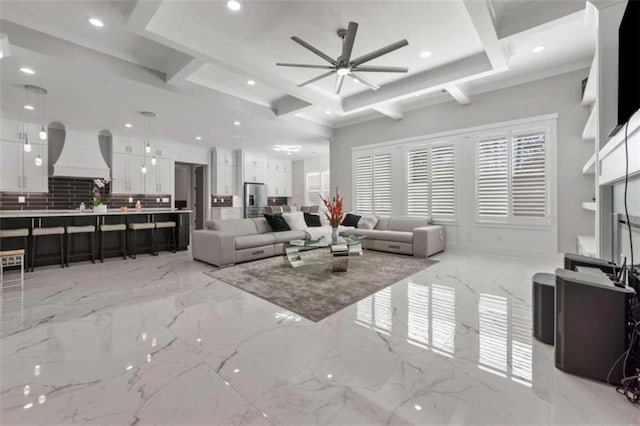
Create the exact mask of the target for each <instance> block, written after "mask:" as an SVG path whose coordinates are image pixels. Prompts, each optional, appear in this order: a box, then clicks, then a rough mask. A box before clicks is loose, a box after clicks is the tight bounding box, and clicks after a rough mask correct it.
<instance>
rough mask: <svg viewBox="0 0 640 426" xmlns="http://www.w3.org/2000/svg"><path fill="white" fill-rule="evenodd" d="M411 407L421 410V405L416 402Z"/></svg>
mask: <svg viewBox="0 0 640 426" xmlns="http://www.w3.org/2000/svg"><path fill="white" fill-rule="evenodd" d="M413 408H415V409H416V411H422V405H418V404H416V405H414V406H413Z"/></svg>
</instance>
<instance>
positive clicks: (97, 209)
mask: <svg viewBox="0 0 640 426" xmlns="http://www.w3.org/2000/svg"><path fill="white" fill-rule="evenodd" d="M93 212H94V213H96V214H105V213H107V205H106V204H98V205H97V206H93Z"/></svg>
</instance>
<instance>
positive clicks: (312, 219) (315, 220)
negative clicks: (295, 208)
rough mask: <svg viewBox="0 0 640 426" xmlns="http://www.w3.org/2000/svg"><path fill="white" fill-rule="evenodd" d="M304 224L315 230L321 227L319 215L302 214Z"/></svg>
mask: <svg viewBox="0 0 640 426" xmlns="http://www.w3.org/2000/svg"><path fill="white" fill-rule="evenodd" d="M304 222H305V223H306V224H307V226H308V227H310V228H317V227H320V226H322V221H321V220H320V215H319V214H312V213H307V212H304Z"/></svg>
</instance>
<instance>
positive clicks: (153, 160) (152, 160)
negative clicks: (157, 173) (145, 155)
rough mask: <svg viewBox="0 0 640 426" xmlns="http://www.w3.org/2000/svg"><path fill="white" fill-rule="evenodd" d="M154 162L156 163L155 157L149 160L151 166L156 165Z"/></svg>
mask: <svg viewBox="0 0 640 426" xmlns="http://www.w3.org/2000/svg"><path fill="white" fill-rule="evenodd" d="M156 162H157V160H156V157H153V158H152V159H151V165H152V166H155V165H156Z"/></svg>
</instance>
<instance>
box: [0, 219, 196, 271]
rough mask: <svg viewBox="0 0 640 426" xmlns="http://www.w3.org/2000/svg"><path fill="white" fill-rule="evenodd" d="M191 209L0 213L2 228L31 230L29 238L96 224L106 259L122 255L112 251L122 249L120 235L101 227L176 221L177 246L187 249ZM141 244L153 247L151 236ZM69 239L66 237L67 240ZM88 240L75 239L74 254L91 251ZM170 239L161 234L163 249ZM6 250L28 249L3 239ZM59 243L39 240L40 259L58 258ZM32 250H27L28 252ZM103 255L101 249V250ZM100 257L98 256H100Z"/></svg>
mask: <svg viewBox="0 0 640 426" xmlns="http://www.w3.org/2000/svg"><path fill="white" fill-rule="evenodd" d="M191 213H192V211H191V210H177V209H170V208H165V209H162V208H157V209H155V208H151V209H141V210H134V209H129V210H128V211H127V212H122V211H120V209H109V210H108V211H107V212H106V213H93V212H92V211H90V210H89V211H85V212H81V211H80V210H10V211H0V229H3V230H5V229H18V228H28V229H29V239H30V238H31V234H32V230H33V229H34V228H38V227H49V226H83V225H94V226H95V227H96V234H97V235H96V242H97V247H99V244H100V237H101V236H102V235H101V234H104V238H105V240H104V246H105V250H106V252H107V253H109V252H110V254H107V253H105V257H117V256H120V255H119V254H117V253H114V252H113V251H112V250H113V249H114V248H117V247H119V244H120V243H119V236H118V235H117V234H118V233H117V232H105V233H101V232H100V225H112V224H120V223H122V224H125V225H129V224H130V223H145V222H163V221H173V222H175V223H176V228H175V232H176V245H177V250H187V247H188V246H189V238H190V229H189V228H190V218H189V215H190V214H191ZM140 237H141V238H140V245H150V243H151V241H150V233H147V232H141V233H140ZM65 238H66V237H65ZM87 240H88V238H82V237H79V238H76V239H75V240H74V251H82V252H88V251H89V242H88V241H87ZM168 240H169V236H168V235H167V233H166V232H158V243H159V245H160V246H164V245H166V244H167V242H168ZM0 245H1V246H0V248H1V249H2V250H11V249H16V248H24V242H23V240H22V239H21V238H3V239H2V240H1V241H0ZM59 250H60V249H59V244H58V242H57V241H56V240H55V239H42V241H38V256H39V257H40V256H42V255H44V256H47V255H54V254H55V253H59ZM28 251H29V247H27V252H28ZM97 251H98V252H99V250H97ZM96 255H98V253H96ZM90 258H91V256H90V255H88V254H87V255H86V256H79V257H77V258H75V261H86V260H89V259H90ZM59 263H60V262H59V261H57V260H56V259H52V260H50V261H48V262H47V261H45V262H39V263H38V265H42V264H59Z"/></svg>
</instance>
